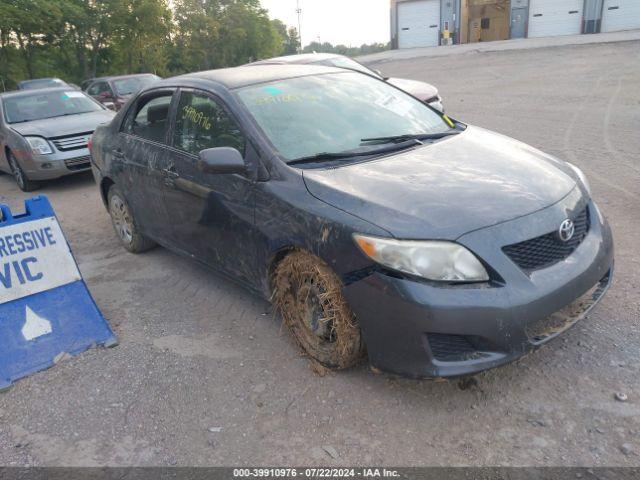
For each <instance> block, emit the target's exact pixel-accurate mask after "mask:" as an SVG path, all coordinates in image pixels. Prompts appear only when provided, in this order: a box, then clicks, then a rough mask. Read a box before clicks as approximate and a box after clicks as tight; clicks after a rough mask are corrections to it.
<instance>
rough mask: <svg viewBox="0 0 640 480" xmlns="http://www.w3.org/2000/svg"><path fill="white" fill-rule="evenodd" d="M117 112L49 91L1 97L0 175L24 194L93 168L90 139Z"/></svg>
mask: <svg viewBox="0 0 640 480" xmlns="http://www.w3.org/2000/svg"><path fill="white" fill-rule="evenodd" d="M113 115H114V114H113V112H111V111H109V110H107V109H106V108H105V107H104V106H102V105H101V104H100V103H98V102H96V101H95V100H93V99H92V98H91V97H89V96H88V95H87V94H85V93H84V92H81V91H79V90H74V89H71V88H69V87H65V88H47V89H40V90H27V91H18V92H8V93H2V94H0V171H2V172H5V173H9V174H11V175H13V177H14V178H15V180H16V183H17V184H18V186H19V187H20V188H21V189H22V190H24V191H30V190H35V189H36V188H38V186H39V182H40V181H43V180H52V179H55V178H59V177H63V176H65V175H71V174H74V173H78V172H82V171H86V170H89V168H90V163H89V160H90V159H89V150H88V149H87V141H88V139H89V137H90V136H91V134H92V133H93V131H94V129H95V128H96V126H98V125H100V124H103V123H108V122H110V121H111V119H112V118H113Z"/></svg>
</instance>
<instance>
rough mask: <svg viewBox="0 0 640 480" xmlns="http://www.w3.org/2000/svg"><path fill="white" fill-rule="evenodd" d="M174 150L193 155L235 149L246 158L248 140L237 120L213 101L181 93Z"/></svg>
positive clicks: (197, 95)
mask: <svg viewBox="0 0 640 480" xmlns="http://www.w3.org/2000/svg"><path fill="white" fill-rule="evenodd" d="M173 146H174V147H175V148H177V149H180V150H183V151H185V152H187V153H192V154H194V155H198V154H199V153H200V151H202V150H206V149H207V148H214V147H232V148H236V149H238V150H240V152H241V153H243V154H244V147H245V139H244V137H243V136H242V133H241V132H240V129H239V128H238V126H237V125H236V123H235V122H234V120H233V119H232V118H231V117H230V116H229V115H228V114H227V113H226V112H225V110H224V109H223V108H222V107H221V106H220V105H218V104H217V103H216V102H215V101H213V100H212V99H211V98H209V97H207V96H204V95H199V94H196V93H192V92H182V94H181V95H180V103H179V105H178V111H177V113H176V127H175V132H174V134H173Z"/></svg>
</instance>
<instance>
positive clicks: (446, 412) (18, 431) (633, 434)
mask: <svg viewBox="0 0 640 480" xmlns="http://www.w3.org/2000/svg"><path fill="white" fill-rule="evenodd" d="M379 67H380V68H382V69H383V71H384V72H385V73H386V74H388V75H393V76H399V77H408V78H414V79H418V80H427V81H430V82H432V83H434V84H436V85H437V86H438V87H439V88H440V90H441V93H442V96H443V97H444V99H445V105H446V108H447V110H448V112H449V113H450V114H451V116H453V117H454V118H459V119H461V120H464V121H467V122H469V123H473V124H476V125H480V126H483V127H487V128H490V129H493V130H496V131H498V132H502V133H505V134H507V135H510V136H513V137H515V138H518V139H520V140H523V141H525V142H528V143H531V144H533V145H534V146H536V147H539V148H541V149H544V150H546V151H547V152H550V153H552V154H555V155H557V156H559V157H561V158H564V159H567V160H570V161H572V162H574V163H576V164H577V165H578V166H580V167H581V168H583V169H584V171H585V172H586V173H587V175H588V176H589V178H590V179H591V184H592V189H593V195H594V196H595V198H596V199H597V200H598V202H599V204H600V206H601V208H602V210H603V212H604V213H605V214H606V215H607V216H608V218H609V220H610V221H611V224H612V226H613V230H614V234H615V238H616V249H617V271H616V274H615V277H616V278H615V282H614V285H613V287H612V288H611V290H610V291H609V294H608V295H607V296H606V298H605V299H604V300H603V302H602V303H601V304H600V305H599V306H598V307H597V308H596V309H595V310H594V311H593V313H592V314H591V315H590V316H589V317H588V318H587V319H585V320H584V321H582V322H580V323H579V324H578V325H577V326H576V327H575V328H574V329H573V330H571V331H570V332H568V333H567V334H565V335H564V337H563V338H561V339H558V340H556V341H555V342H553V343H552V344H551V345H549V346H547V347H546V348H544V349H543V350H541V351H538V352H536V353H534V354H532V355H530V356H528V357H526V358H525V359H524V360H522V361H521V362H519V363H517V364H513V365H509V366H506V367H503V368H499V369H497V370H493V371H490V372H488V373H485V374H482V375H479V376H477V377H476V380H477V383H475V384H473V383H471V384H469V385H467V388H465V389H462V388H461V387H460V385H459V384H458V383H457V382H442V383H439V382H432V381H413V380H405V379H395V378H391V377H387V376H383V375H375V374H373V373H371V372H370V371H369V369H368V368H367V367H366V366H365V365H363V366H362V367H359V368H356V369H353V370H350V371H347V372H344V373H340V374H336V375H328V376H324V377H319V376H317V375H315V374H314V373H313V372H312V371H311V370H310V368H309V365H308V362H307V360H306V359H304V358H302V357H300V355H299V353H298V350H297V348H296V347H295V345H294V344H293V342H292V340H291V339H290V338H289V336H288V335H287V334H286V332H284V331H282V330H281V326H280V323H279V322H278V321H277V320H276V319H274V318H273V316H272V314H271V311H270V307H269V305H267V304H266V303H265V302H263V301H261V300H259V299H257V298H255V297H254V296H252V295H251V294H250V293H247V292H245V291H244V290H241V289H239V288H238V287H236V286H234V285H233V284H231V283H229V282H228V281H226V280H224V279H221V278H219V277H217V276H215V275H213V274H211V273H210V272H208V271H206V270H204V269H202V268H200V267H199V266H197V265H195V264H194V263H193V262H191V261H189V260H186V259H184V258H181V257H178V256H176V255H174V254H172V253H170V252H168V251H166V250H163V249H156V250H154V251H151V252H149V253H147V254H144V255H140V256H134V255H130V254H128V253H126V252H125V251H124V250H123V249H122V248H120V247H119V246H118V244H117V241H116V238H115V234H114V232H113V230H112V228H111V225H110V223H109V219H108V217H107V214H106V212H105V211H104V209H103V207H102V204H101V202H100V199H99V196H98V191H97V189H96V187H95V185H94V184H93V181H92V179H91V178H90V176H86V175H83V176H76V177H73V178H68V179H65V180H62V181H58V182H52V183H49V184H47V185H46V186H45V188H43V190H42V193H45V194H47V195H48V196H49V198H50V199H51V200H52V202H53V205H54V206H55V208H56V209H57V212H58V215H59V217H60V219H61V222H62V225H63V228H64V229H65V231H66V233H67V235H68V238H69V241H70V243H71V245H72V248H73V250H74V252H75V254H76V256H77V259H78V261H79V264H80V269H81V270H82V272H83V274H84V276H85V278H86V281H87V283H88V285H89V288H90V289H91V292H92V293H93V295H94V296H95V299H96V301H97V303H98V304H99V306H100V307H101V308H102V310H103V312H104V314H105V316H106V317H107V318H108V319H109V321H110V322H111V325H112V327H113V328H114V329H115V330H116V332H117V334H118V336H119V339H120V346H118V347H117V348H114V349H110V350H103V349H97V350H91V351H89V352H87V353H85V354H82V355H81V356H79V357H77V358H74V359H72V360H70V361H67V362H63V363H61V364H59V365H58V366H56V367H54V368H52V369H50V370H47V371H44V372H41V373H38V374H36V375H33V376H32V377H30V378H28V379H25V380H22V381H19V382H17V383H16V384H15V385H14V386H13V387H12V388H11V389H10V390H9V391H8V392H6V393H3V394H0V464H1V465H66V466H68V465H232V464H243V465H246V464H250V465H260V464H270V465H304V464H314V465H319V464H323V465H354V464H355V465H363V464H364V465H370V464H387V465H396V466H418V465H609V466H613V465H626V466H632V465H633V466H639V465H640V385H639V383H638V379H639V378H640V327H639V323H640V322H639V318H640V273H639V271H640V243H639V242H640V241H639V239H640V210H639V208H638V207H639V206H640V187H639V185H640V158H639V152H640V134H639V133H638V131H639V130H640V42H627V43H612V44H606V45H598V44H595V45H582V46H564V47H556V48H542V49H533V50H522V51H518V50H514V51H505V52H489V53H467V54H462V55H455V56H451V57H445V56H439V57H434V58H422V59H412V60H406V61H399V62H387V63H384V64H381V65H379ZM25 197H26V195H25V194H22V193H21V192H19V191H18V190H17V188H16V187H15V185H14V183H13V182H12V180H11V178H9V177H8V176H2V177H0V201H1V202H5V203H9V204H10V205H11V206H12V207H13V208H20V206H21V203H22V199H23V198H25ZM0 321H1V320H0ZM616 392H623V393H625V394H626V395H627V396H628V401H627V402H620V401H616V400H615V399H614V394H615V393H616Z"/></svg>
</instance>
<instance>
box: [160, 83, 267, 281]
mask: <svg viewBox="0 0 640 480" xmlns="http://www.w3.org/2000/svg"><path fill="white" fill-rule="evenodd" d="M179 98H180V99H179V102H178V103H177V108H176V109H175V119H174V121H173V127H172V155H171V162H170V165H169V167H168V168H169V169H170V170H171V172H172V174H171V180H170V181H169V182H167V184H166V185H165V199H164V200H165V205H166V210H167V213H168V219H167V221H168V223H170V224H171V225H172V231H171V244H172V245H173V246H175V247H176V248H178V249H179V250H182V251H183V252H185V253H188V254H189V255H191V256H193V257H195V258H197V259H198V260H199V261H201V262H203V263H206V264H208V265H209V266H212V267H214V268H216V269H218V270H220V271H222V272H223V273H226V274H228V275H230V276H231V277H233V278H236V279H238V280H240V281H243V282H246V283H250V282H251V278H252V276H255V266H256V263H255V247H254V245H255V238H254V228H255V227H254V196H255V193H254V183H253V182H252V181H251V180H250V179H249V178H247V177H245V176H243V175H236V174H230V175H220V174H206V173H202V172H200V171H199V170H198V168H197V163H198V155H199V153H200V151H202V150H205V149H208V148H214V147H232V148H235V149H237V150H239V151H240V152H241V153H245V152H246V151H247V142H246V140H245V137H244V135H243V134H242V132H241V130H240V128H239V126H238V123H237V122H236V120H235V119H234V117H233V116H232V115H231V113H230V112H229V110H227V108H226V107H225V105H224V104H223V103H222V102H221V101H220V99H218V98H216V97H215V96H212V95H210V94H208V93H205V92H202V91H199V90H192V89H181V91H180V97H179Z"/></svg>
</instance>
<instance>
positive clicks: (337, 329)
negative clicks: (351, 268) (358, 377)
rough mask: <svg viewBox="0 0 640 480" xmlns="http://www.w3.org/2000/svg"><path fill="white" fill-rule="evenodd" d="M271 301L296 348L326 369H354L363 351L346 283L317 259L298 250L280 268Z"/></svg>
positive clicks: (276, 272)
mask: <svg viewBox="0 0 640 480" xmlns="http://www.w3.org/2000/svg"><path fill="white" fill-rule="evenodd" d="M273 302H274V305H275V307H276V309H277V310H278V311H280V313H281V315H282V318H283V320H284V323H285V324H286V325H287V327H288V328H289V330H290V331H291V333H292V334H293V336H294V338H295V339H296V341H297V342H298V344H299V345H300V346H301V347H302V349H303V350H304V352H305V353H306V354H307V355H309V356H310V357H311V358H313V359H314V360H316V361H317V362H319V363H320V364H322V365H323V366H325V367H327V368H331V369H334V370H341V369H345V368H349V367H352V366H354V365H356V364H357V363H358V362H359V361H360V360H361V359H362V357H363V356H364V352H365V348H364V342H363V340H362V334H361V331H360V327H359V326H358V323H357V322H356V318H355V315H354V314H353V312H352V311H351V309H350V308H349V305H348V304H347V301H346V300H345V298H344V296H343V295H342V282H341V281H340V278H339V277H338V276H337V275H336V274H335V272H334V271H333V270H332V269H331V268H330V267H329V266H328V265H327V264H326V263H324V262H323V261H322V260H320V259H319V258H317V257H316V256H314V255H312V254H310V253H308V252H304V251H294V252H292V253H290V254H289V255H287V256H286V257H285V258H284V259H283V260H282V261H281V262H280V263H279V264H278V266H277V267H276V270H275V275H274V294H273Z"/></svg>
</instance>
